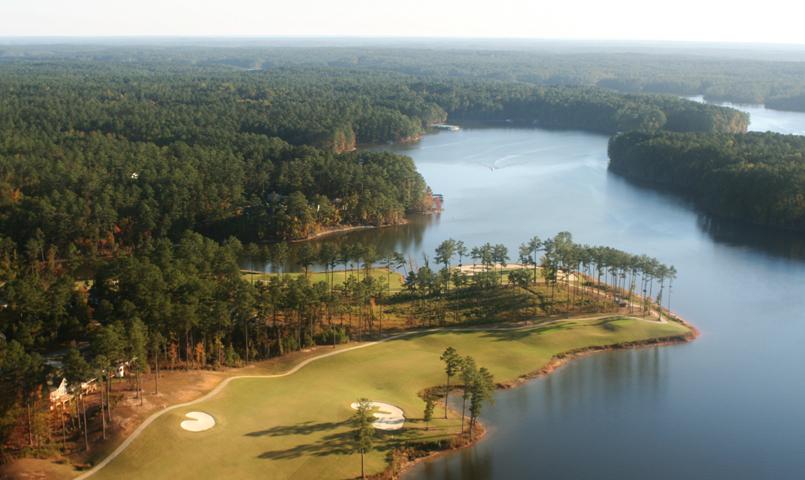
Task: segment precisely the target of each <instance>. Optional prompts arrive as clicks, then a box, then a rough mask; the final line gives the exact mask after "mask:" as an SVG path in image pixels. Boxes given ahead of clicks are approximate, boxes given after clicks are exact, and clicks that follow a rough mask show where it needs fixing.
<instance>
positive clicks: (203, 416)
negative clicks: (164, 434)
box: [179, 412, 215, 432]
mask: <svg viewBox="0 0 805 480" xmlns="http://www.w3.org/2000/svg"><path fill="white" fill-rule="evenodd" d="M185 417H187V418H189V419H190V420H184V421H182V423H181V424H179V425H180V426H181V427H182V428H184V429H185V430H187V431H188V432H203V431H204V430H209V429H211V428H212V427H214V426H215V419H214V418H212V415H210V414H208V413H204V412H187V413H186V414H185Z"/></svg>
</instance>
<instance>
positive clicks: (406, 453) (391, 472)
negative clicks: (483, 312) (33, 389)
mask: <svg viewBox="0 0 805 480" xmlns="http://www.w3.org/2000/svg"><path fill="white" fill-rule="evenodd" d="M613 316H617V315H613ZM581 317H585V316H583V315H582V316H581ZM569 318H573V317H569ZM564 320H567V319H554V320H553V321H564ZM644 321H649V322H650V321H653V320H648V319H644ZM672 321H676V322H678V323H680V324H682V325H684V326H686V327H687V328H688V329H689V330H690V331H689V332H687V333H684V334H678V335H673V336H670V337H658V338H649V339H645V340H640V341H630V342H621V343H615V344H612V345H606V346H589V347H581V348H578V349H575V350H571V351H567V352H561V353H558V354H555V355H554V356H553V357H551V359H550V360H549V361H548V362H547V363H546V364H545V365H543V366H541V367H540V368H538V369H537V370H534V371H532V372H530V373H527V374H524V375H521V376H519V377H517V378H516V379H514V380H510V381H507V382H501V383H496V390H498V389H499V390H505V389H510V388H514V387H517V386H519V385H522V384H524V383H526V382H527V381H530V380H532V379H535V378H538V377H541V376H546V375H549V374H551V373H553V372H554V371H555V370H556V369H558V368H559V367H561V366H563V365H565V364H566V363H569V362H570V361H571V360H575V359H577V358H582V357H584V356H587V355H591V354H594V353H598V352H604V351H613V350H623V349H631V348H645V347H652V346H662V345H672V344H681V343H687V342H690V341H692V340H694V339H695V338H697V337H698V336H699V331H698V329H696V328H695V327H694V326H692V325H691V324H690V323H688V322H686V321H685V320H683V319H681V318H680V317H678V316H673V319H672ZM522 328H530V325H522V324H506V325H505V326H504V325H498V326H493V325H487V326H472V327H456V328H449V327H447V328H445V327H437V328H426V329H413V330H408V331H403V332H399V333H395V334H392V335H388V336H385V337H382V338H378V339H375V340H373V341H372V340H370V341H368V342H358V343H357V344H353V345H351V346H348V347H345V348H343V349H338V350H335V351H328V352H326V353H323V354H321V355H315V356H313V357H308V358H305V359H303V361H301V362H300V363H297V364H295V365H291V366H290V368H289V369H287V370H284V371H279V372H277V373H269V374H255V373H256V372H255V373H252V374H243V373H245V372H243V371H242V369H239V370H241V372H238V373H240V374H237V373H235V372H232V373H235V375H232V376H227V377H226V378H223V379H222V380H221V381H220V382H218V383H217V384H216V385H215V386H214V387H213V388H212V389H211V390H209V391H207V392H206V393H204V394H202V395H201V396H200V397H197V398H195V399H192V400H189V401H186V402H180V403H177V404H173V405H165V406H163V408H161V409H159V410H156V411H154V412H152V413H151V414H150V415H149V416H148V417H147V418H145V419H144V420H143V421H142V422H141V423H140V424H139V425H137V427H136V428H134V430H133V431H132V432H131V433H130V434H129V435H128V436H126V437H125V438H123V440H122V442H121V443H120V444H118V445H117V446H116V447H115V448H113V449H112V451H111V453H109V454H107V455H106V456H105V457H103V458H102V459H100V461H99V462H98V463H96V464H95V465H92V466H91V467H90V468H88V469H86V470H83V471H81V470H78V471H75V473H74V474H73V476H72V478H73V479H74V480H80V479H86V478H89V477H90V476H91V475H93V474H94V473H96V472H97V471H98V470H101V469H102V468H103V467H104V466H106V465H107V464H108V463H109V462H111V461H112V460H114V458H116V457H117V456H118V455H119V454H121V453H122V452H123V451H124V450H125V449H126V448H127V447H128V446H129V445H130V444H131V443H132V442H133V441H134V440H135V439H136V438H137V437H138V436H139V434H140V433H142V431H144V430H145V429H146V428H147V427H148V426H149V425H150V424H151V423H152V422H153V421H155V420H156V419H157V418H159V417H161V416H162V415H163V414H165V413H167V412H170V411H173V410H175V409H177V408H181V407H186V406H190V405H193V404H196V403H199V402H203V401H205V400H208V399H210V398H212V397H213V396H215V395H217V394H218V393H219V392H221V391H222V390H223V389H224V388H225V387H226V386H227V385H228V384H229V383H230V382H232V381H235V380H237V379H240V378H278V377H284V376H288V375H292V374H293V373H295V372H297V371H299V370H300V369H302V368H304V367H305V366H306V365H308V364H309V363H311V362H314V361H317V360H320V359H322V358H326V357H330V356H332V355H338V354H341V353H346V352H349V351H351V350H356V349H361V348H366V347H370V346H373V345H378V344H382V343H385V342H387V341H391V340H395V339H399V338H404V337H406V336H409V335H416V334H421V333H429V332H432V333H436V332H441V331H448V332H449V331H451V330H455V331H476V330H488V329H493V330H494V329H505V330H514V329H522ZM244 368H248V367H244ZM436 388H438V386H437V387H436ZM450 411H451V412H452V414H453V415H454V416H455V415H456V414H457V412H456V411H455V409H453V408H450ZM477 428H478V433H477V435H476V436H475V438H473V439H471V440H470V439H467V438H464V437H462V435H461V434H453V435H451V436H448V437H447V438H446V439H444V440H441V441H440V443H439V444H436V445H434V446H432V447H431V448H432V449H431V448H425V449H418V448H417V446H416V444H411V445H408V446H404V447H403V448H402V449H401V450H400V451H398V454H401V455H403V457H402V458H401V460H402V461H401V462H396V461H394V460H392V462H391V463H389V464H388V465H387V466H386V468H385V469H384V470H382V471H381V472H379V473H377V474H375V475H372V476H370V478H398V477H399V475H401V474H404V473H405V472H406V471H408V470H410V469H411V468H413V467H414V466H415V465H416V464H418V463H420V462H424V461H426V460H429V459H433V458H436V457H438V456H440V455H446V454H448V453H451V452H453V451H457V450H459V449H463V448H466V447H470V446H473V445H475V444H476V443H477V442H479V441H481V440H482V439H484V438H485V437H486V433H487V430H488V429H487V427H486V426H485V425H484V424H483V422H481V421H479V423H478V427H477ZM393 458H394V457H393Z"/></svg>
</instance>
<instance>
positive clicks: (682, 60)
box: [0, 40, 805, 111]
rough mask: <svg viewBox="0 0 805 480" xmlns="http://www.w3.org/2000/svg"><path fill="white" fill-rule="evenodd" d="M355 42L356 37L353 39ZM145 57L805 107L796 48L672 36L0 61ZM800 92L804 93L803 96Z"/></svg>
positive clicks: (26, 48)
mask: <svg viewBox="0 0 805 480" xmlns="http://www.w3.org/2000/svg"><path fill="white" fill-rule="evenodd" d="M353 43H354V42H353ZM63 59H67V60H69V61H80V62H118V63H121V62H138V63H147V64H160V65H168V64H169V65H172V66H175V65H182V66H185V67H191V66H197V67H226V68H228V69H236V70H241V71H242V70H250V71H254V70H264V71H275V70H278V69H288V68H291V69H297V68H310V69H316V68H327V69H330V70H333V69H347V70H351V71H354V72H358V73H360V74H361V75H367V74H369V73H377V72H384V73H397V74H403V75H406V76H410V77H415V78H430V79H464V80H482V81H490V80H494V81H500V82H505V83H521V84H529V85H538V86H552V85H573V86H595V87H601V88H607V89H611V90H615V91H620V92H625V93H659V94H672V95H686V96H694V95H703V96H704V97H705V98H706V99H708V100H711V101H727V102H734V103H754V104H766V105H767V106H769V107H770V108H778V109H786V110H798V111H805V105H803V104H802V102H801V96H802V95H803V94H805V66H803V63H802V62H800V61H799V60H802V58H801V57H800V56H797V55H796V53H795V52H787V51H779V52H777V51H771V52H770V51H754V50H751V49H749V50H741V49H740V48H738V47H735V48H733V49H732V51H731V50H730V49H725V48H718V47H711V48H710V49H709V50H708V49H707V48H705V49H701V48H695V47H690V48H684V47H682V46H679V45H677V46H675V48H669V46H667V45H660V46H656V47H652V46H650V45H646V46H640V45H630V46H629V47H628V48H625V47H623V46H606V45H576V46H573V45H563V44H555V43H554V44H552V43H547V44H540V43H539V42H537V43H534V44H527V43H526V44H522V45H521V44H517V43H516V42H510V43H506V42H499V43H495V42H485V43H483V44H478V43H472V42H458V41H453V42H447V43H445V44H443V45H441V46H440V48H433V46H432V45H421V44H416V43H412V44H405V43H397V44H388V45H370V46H369V45H359V44H349V43H347V44H344V45H341V46H322V45H317V44H316V42H312V41H311V42H307V43H306V42H304V41H300V40H297V41H296V42H281V41H275V42H267V43H266V44H265V45H255V44H253V43H252V44H243V43H240V44H239V43H238V42H232V41H230V42H220V43H217V44H216V43H215V42H211V43H210V44H209V45H206V46H197V45H187V44H185V45H182V44H177V45H170V46H169V48H166V46H165V45H149V44H143V45H137V46H125V45H119V46H110V45H92V44H89V45H81V44H74V45H70V44H64V45H0V63H2V62H10V63H14V62H23V63H26V64H33V63H35V64H41V63H43V62H53V61H54V60H63ZM797 97H799V98H800V100H797Z"/></svg>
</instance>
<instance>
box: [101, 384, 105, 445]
mask: <svg viewBox="0 0 805 480" xmlns="http://www.w3.org/2000/svg"><path fill="white" fill-rule="evenodd" d="M100 393H101V428H102V430H103V439H104V440H106V415H104V413H103V397H104V394H103V389H101V390H100Z"/></svg>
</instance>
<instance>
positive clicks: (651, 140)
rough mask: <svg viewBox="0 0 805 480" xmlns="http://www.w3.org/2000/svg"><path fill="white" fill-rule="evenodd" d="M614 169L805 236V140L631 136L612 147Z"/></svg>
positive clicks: (714, 209)
mask: <svg viewBox="0 0 805 480" xmlns="http://www.w3.org/2000/svg"><path fill="white" fill-rule="evenodd" d="M609 158H610V169H611V170H612V171H613V172H616V173H618V174H621V175H623V176H625V177H628V178H631V179H634V180H638V181H645V182H648V183H652V184H657V185H662V186H666V187H668V188H670V189H673V190H677V191H680V192H683V193H685V194H688V195H690V196H691V197H692V198H693V199H694V200H695V201H696V203H697V204H699V205H701V207H702V208H704V209H705V210H706V211H708V212H710V213H713V214H716V215H718V216H721V217H726V218H732V219H739V220H743V221H748V222H751V223H754V224H758V225H765V226H773V227H779V228H785V229H791V230H799V231H802V230H805V138H803V137H802V136H797V135H781V134H777V133H770V132H766V133H755V132H750V133H746V134H741V135H732V134H701V133H671V132H656V133H645V132H630V133H624V134H621V135H617V136H615V137H613V138H612V139H611V140H610V143H609Z"/></svg>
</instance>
